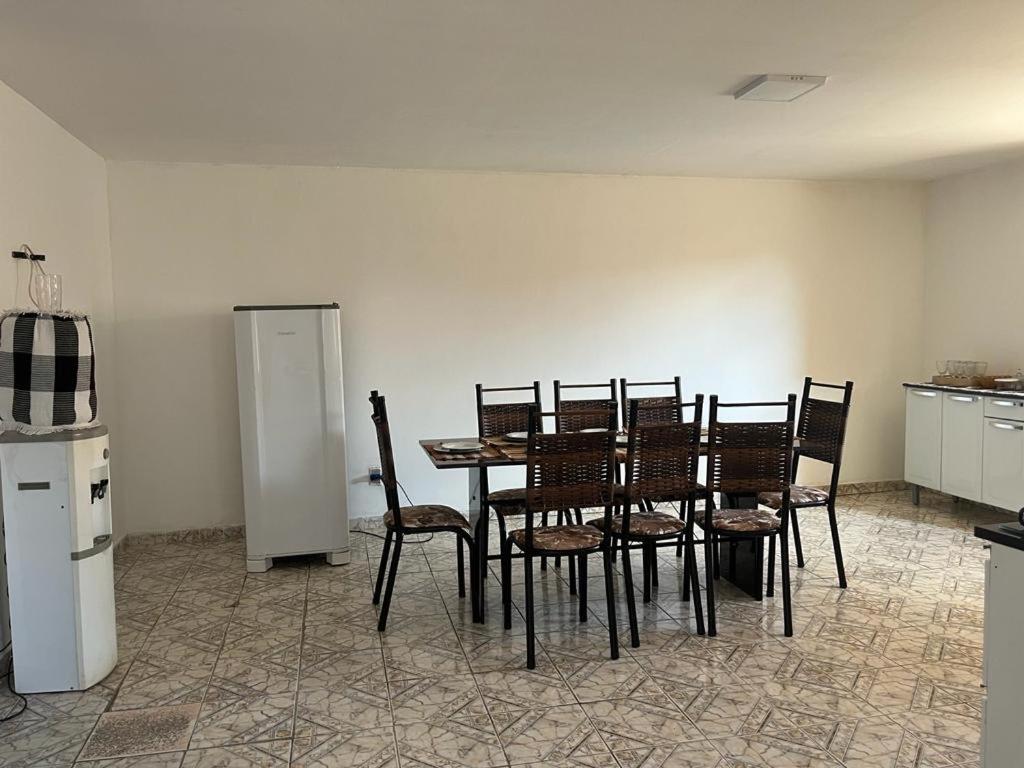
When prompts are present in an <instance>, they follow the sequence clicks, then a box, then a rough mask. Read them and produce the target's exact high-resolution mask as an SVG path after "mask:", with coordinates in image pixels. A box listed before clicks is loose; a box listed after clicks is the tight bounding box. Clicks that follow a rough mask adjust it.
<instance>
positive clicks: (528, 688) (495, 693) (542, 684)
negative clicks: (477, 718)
mask: <svg viewBox="0 0 1024 768" xmlns="http://www.w3.org/2000/svg"><path fill="white" fill-rule="evenodd" d="M474 678H475V679H476V682H477V685H478V686H479V688H480V692H481V694H482V695H483V697H484V702H485V703H486V704H487V708H488V710H490V711H491V713H492V714H493V713H496V712H501V711H504V710H506V709H525V708H527V707H536V706H542V707H554V706H558V705H559V704H575V703H576V696H575V695H574V694H573V691H572V689H571V688H570V687H569V685H568V683H566V681H565V679H564V678H563V677H562V675H561V674H560V673H559V671H558V669H557V668H556V667H555V665H554V664H553V663H552V662H550V661H547V660H544V661H542V662H541V663H538V664H537V668H536V669H526V668H525V667H524V668H522V669H500V670H495V671H492V672H481V673H478V674H476V675H474Z"/></svg>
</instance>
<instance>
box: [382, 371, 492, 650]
mask: <svg viewBox="0 0 1024 768" xmlns="http://www.w3.org/2000/svg"><path fill="white" fill-rule="evenodd" d="M370 403H371V404H372V405H373V415H372V418H373V425H374V427H376V430H377V446H378V449H379V451H380V466H381V483H382V484H383V486H384V498H385V501H386V503H387V511H386V512H385V513H384V527H385V534H384V550H383V552H381V556H380V566H379V567H378V569H377V581H376V584H375V585H374V588H373V604H374V605H377V604H379V603H380V592H381V587H382V585H383V584H384V573H385V571H387V586H386V587H385V588H384V604H383V605H382V606H381V608H380V617H379V618H378V620H377V631H379V632H383V631H384V630H385V629H386V628H387V623H388V611H389V610H390V608H391V594H392V592H393V591H394V588H395V576H396V575H397V573H398V561H399V559H400V558H401V556H402V541H403V539H404V538H405V536H406V535H408V534H410V533H454V534H455V535H456V538H457V541H458V548H457V550H456V552H457V557H458V561H457V563H458V569H459V572H458V582H459V597H465V596H466V577H465V574H464V572H463V571H464V569H465V554H464V550H465V548H466V547H467V546H468V548H469V572H470V579H469V583H470V591H471V597H472V604H473V620H474V621H478V620H479V619H480V617H479V615H478V611H477V599H476V588H477V586H476V585H477V584H478V583H479V579H478V578H477V577H478V573H479V567H480V565H479V562H478V559H477V548H476V547H475V546H474V545H473V537H472V535H471V534H470V524H469V520H467V519H466V518H465V516H463V515H462V514H461V513H459V512H457V511H456V510H454V509H452V508H451V507H446V506H443V505H441V504H418V505H409V506H404V507H403V506H402V505H401V502H400V501H399V498H398V477H397V475H396V474H395V456H394V452H393V450H392V447H391V427H390V425H389V424H388V409H387V403H386V402H385V401H384V396H383V395H381V394H380V393H378V392H377V391H376V390H374V391H372V392H370ZM392 543H393V544H394V553H391V547H392ZM389 553H391V561H390V566H389V565H388V555H389Z"/></svg>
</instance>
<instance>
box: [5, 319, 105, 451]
mask: <svg viewBox="0 0 1024 768" xmlns="http://www.w3.org/2000/svg"><path fill="white" fill-rule="evenodd" d="M95 420H96V374H95V363H94V358H93V345H92V326H90V325H89V318H88V317H86V316H85V315H79V314H74V313H70V312H62V313H58V314H49V313H43V312H34V311H23V310H15V311H12V312H7V313H5V314H2V315H0V430H9V429H10V430H15V431H18V432H27V433H31V434H39V433H46V432H55V431H60V430H65V429H77V428H80V427H84V426H87V425H89V424H90V423H92V422H93V421H95Z"/></svg>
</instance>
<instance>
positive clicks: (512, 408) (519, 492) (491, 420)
mask: <svg viewBox="0 0 1024 768" xmlns="http://www.w3.org/2000/svg"><path fill="white" fill-rule="evenodd" d="M497 392H500V393H503V395H502V396H503V397H509V396H514V395H509V394H508V393H529V394H530V395H532V399H528V400H519V401H513V402H509V401H502V402H485V401H486V400H487V397H486V396H487V395H488V393H497ZM540 407H541V402H540V382H539V381H534V382H533V384H532V385H530V386H523V387H485V386H484V385H483V384H477V385H476V421H477V436H478V437H479V438H480V439H481V440H484V439H486V438H489V437H502V436H504V435H507V434H509V433H510V432H524V433H525V432H529V429H530V409H531V408H536V409H538V410H539V409H540ZM486 503H487V509H488V510H491V509H493V510H494V512H495V514H496V515H497V517H498V532H499V541H504V540H505V534H506V530H505V529H506V524H505V518H506V517H514V516H517V515H525V514H526V488H504V489H502V490H498V491H488V493H487V502H486ZM488 514H490V512H489V511H488ZM483 544H484V552H485V554H484V567H483V571H482V575H483V576H484V578H486V577H487V561H488V560H490V559H492V558H490V557H489V556H488V555H487V554H486V549H487V542H484V543H483ZM544 567H545V568H547V563H546V562H545V563H544Z"/></svg>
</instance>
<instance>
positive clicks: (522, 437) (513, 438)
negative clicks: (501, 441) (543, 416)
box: [504, 432, 530, 443]
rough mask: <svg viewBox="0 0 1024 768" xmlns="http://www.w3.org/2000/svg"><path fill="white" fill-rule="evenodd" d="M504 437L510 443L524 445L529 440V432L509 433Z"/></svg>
mask: <svg viewBox="0 0 1024 768" xmlns="http://www.w3.org/2000/svg"><path fill="white" fill-rule="evenodd" d="M504 437H505V439H506V440H508V441H509V442H510V443H525V442H526V441H527V440H529V439H530V433H529V432H509V433H508V434H507V435H504Z"/></svg>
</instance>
